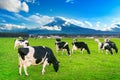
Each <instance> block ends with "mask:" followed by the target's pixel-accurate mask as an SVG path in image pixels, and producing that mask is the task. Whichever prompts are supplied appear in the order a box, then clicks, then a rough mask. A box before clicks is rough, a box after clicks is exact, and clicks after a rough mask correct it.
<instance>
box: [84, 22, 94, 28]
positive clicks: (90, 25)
mask: <svg viewBox="0 0 120 80" xmlns="http://www.w3.org/2000/svg"><path fill="white" fill-rule="evenodd" d="M85 23H86V24H88V25H89V27H90V28H92V27H93V25H92V23H91V22H89V21H85Z"/></svg>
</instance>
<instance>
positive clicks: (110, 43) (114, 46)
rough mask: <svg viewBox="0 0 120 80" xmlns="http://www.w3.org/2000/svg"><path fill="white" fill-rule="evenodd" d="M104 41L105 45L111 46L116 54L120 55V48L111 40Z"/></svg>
mask: <svg viewBox="0 0 120 80" xmlns="http://www.w3.org/2000/svg"><path fill="white" fill-rule="evenodd" d="M104 41H105V43H108V44H109V45H110V47H111V48H112V49H114V50H115V52H116V53H118V48H117V46H116V44H115V43H114V42H112V41H110V39H108V38H107V39H105V40H104Z"/></svg>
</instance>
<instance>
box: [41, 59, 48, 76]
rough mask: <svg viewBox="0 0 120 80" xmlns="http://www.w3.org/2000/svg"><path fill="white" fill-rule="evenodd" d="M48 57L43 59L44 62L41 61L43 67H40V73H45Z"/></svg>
mask: <svg viewBox="0 0 120 80" xmlns="http://www.w3.org/2000/svg"><path fill="white" fill-rule="evenodd" d="M47 60H48V58H46V59H45V61H44V63H43V68H42V75H44V73H45V67H46V65H47V64H48V61H47Z"/></svg>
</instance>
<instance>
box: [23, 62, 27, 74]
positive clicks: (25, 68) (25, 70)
mask: <svg viewBox="0 0 120 80" xmlns="http://www.w3.org/2000/svg"><path fill="white" fill-rule="evenodd" d="M23 67H24V72H25V75H26V76H28V72H27V65H26V63H24V64H23Z"/></svg>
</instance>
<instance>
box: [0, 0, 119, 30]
mask: <svg viewBox="0 0 120 80" xmlns="http://www.w3.org/2000/svg"><path fill="white" fill-rule="evenodd" d="M0 14H1V15H0V25H4V27H3V26H0V29H13V28H30V29H31V28H39V27H40V26H42V27H44V26H43V25H45V24H47V23H49V22H52V21H53V20H54V17H56V16H59V17H61V18H63V19H64V20H66V21H68V22H71V23H74V24H76V25H79V26H82V27H87V28H92V29H97V30H110V29H111V28H113V27H117V26H116V25H115V24H120V19H119V18H120V0H0Z"/></svg>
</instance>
